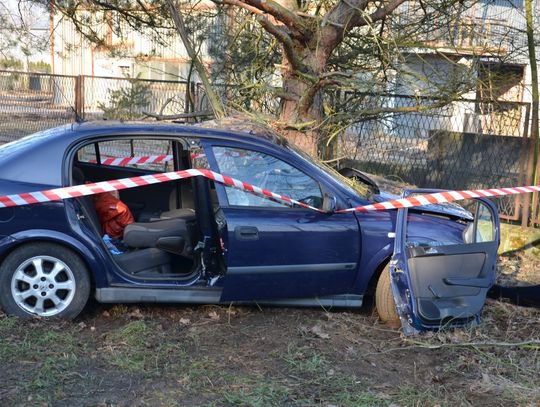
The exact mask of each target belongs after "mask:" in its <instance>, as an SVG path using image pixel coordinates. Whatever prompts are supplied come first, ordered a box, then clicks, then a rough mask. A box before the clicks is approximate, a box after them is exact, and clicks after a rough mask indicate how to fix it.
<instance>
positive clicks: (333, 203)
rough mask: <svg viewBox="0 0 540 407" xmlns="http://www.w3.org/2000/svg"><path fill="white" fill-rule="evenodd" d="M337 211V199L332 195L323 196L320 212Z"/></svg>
mask: <svg viewBox="0 0 540 407" xmlns="http://www.w3.org/2000/svg"><path fill="white" fill-rule="evenodd" d="M336 209H337V199H336V197H335V196H334V195H330V194H327V193H325V194H324V196H323V204H322V210H323V211H325V212H334V211H335V210H336Z"/></svg>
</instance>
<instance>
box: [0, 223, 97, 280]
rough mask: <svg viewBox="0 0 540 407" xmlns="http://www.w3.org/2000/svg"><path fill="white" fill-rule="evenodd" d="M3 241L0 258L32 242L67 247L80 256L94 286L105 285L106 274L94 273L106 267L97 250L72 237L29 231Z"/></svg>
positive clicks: (52, 232)
mask: <svg viewBox="0 0 540 407" xmlns="http://www.w3.org/2000/svg"><path fill="white" fill-rule="evenodd" d="M5 239H6V241H5V242H4V244H2V245H0V247H1V248H2V251H1V252H0V256H1V257H4V256H5V255H6V254H7V253H8V252H11V251H12V250H13V249H14V248H15V247H17V246H20V245H22V244H24V243H28V242H34V241H47V242H51V243H58V244H60V245H62V246H65V247H68V248H70V249H72V250H74V251H75V252H76V253H77V254H78V255H79V256H81V259H82V260H83V261H84V263H85V264H86V265H87V266H88V269H89V272H90V273H91V275H92V277H93V279H94V281H95V283H96V286H97V287H102V286H105V285H106V279H105V274H106V273H104V272H102V273H96V271H97V270H105V267H106V266H105V262H104V260H103V257H102V256H101V254H100V253H98V252H97V250H98V249H97V248H89V247H88V246H87V245H85V244H84V243H83V242H81V241H80V240H78V239H76V238H75V237H73V236H70V235H68V234H66V233H62V232H58V231H55V230H50V229H30V230H24V231H21V232H17V233H14V234H12V235H11V236H7V237H6V238H5Z"/></svg>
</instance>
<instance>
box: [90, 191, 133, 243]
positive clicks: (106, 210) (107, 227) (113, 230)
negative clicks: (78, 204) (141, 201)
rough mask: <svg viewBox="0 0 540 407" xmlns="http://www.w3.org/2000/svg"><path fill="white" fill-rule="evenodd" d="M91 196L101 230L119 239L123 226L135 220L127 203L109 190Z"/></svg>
mask: <svg viewBox="0 0 540 407" xmlns="http://www.w3.org/2000/svg"><path fill="white" fill-rule="evenodd" d="M92 198H93V200H94V206H95V207H96V212H97V214H98V217H99V221H100V222H101V226H102V229H103V232H104V233H106V234H108V235H109V236H110V237H111V238H113V239H121V238H122V236H123V234H124V228H125V227H126V226H127V225H129V224H130V223H133V222H134V221H135V219H133V215H132V214H131V211H130V210H129V208H128V207H127V205H126V204H125V203H123V202H122V201H121V200H120V199H118V197H117V196H115V194H113V193H111V192H104V193H102V194H97V195H93V197H92Z"/></svg>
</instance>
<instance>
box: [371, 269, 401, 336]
mask: <svg viewBox="0 0 540 407" xmlns="http://www.w3.org/2000/svg"><path fill="white" fill-rule="evenodd" d="M375 308H376V309H377V314H378V315H379V319H380V320H381V322H383V323H385V324H387V325H389V326H391V327H392V328H399V326H400V325H401V322H400V320H399V316H398V313H397V309H396V301H395V300H394V294H392V287H391V286H390V268H389V266H388V265H387V266H386V267H385V268H384V270H383V271H382V273H381V275H380V276H379V280H378V281H377V288H376V289H375Z"/></svg>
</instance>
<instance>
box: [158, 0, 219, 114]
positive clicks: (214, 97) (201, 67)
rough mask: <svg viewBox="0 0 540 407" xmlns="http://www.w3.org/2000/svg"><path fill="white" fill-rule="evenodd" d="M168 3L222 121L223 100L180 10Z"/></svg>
mask: <svg viewBox="0 0 540 407" xmlns="http://www.w3.org/2000/svg"><path fill="white" fill-rule="evenodd" d="M167 3H168V5H169V8H170V11H171V15H172V19H173V21H174V24H175V26H176V31H177V32H178V34H179V35H180V38H182V42H183V43H184V47H185V48H186V51H187V53H188V55H189V57H190V58H191V60H192V61H193V66H194V67H195V69H196V70H197V73H198V74H199V78H201V82H202V83H203V86H204V90H205V91H206V95H207V96H208V100H209V101H210V105H211V106H212V110H213V111H214V115H215V116H216V118H218V119H221V118H223V117H224V116H225V110H224V108H223V104H222V103H221V100H220V99H219V97H218V95H217V94H216V92H215V91H214V88H213V87H212V85H211V84H210V80H209V79H208V74H207V72H206V68H205V67H204V65H203V63H202V62H201V59H200V58H199V55H197V52H196V51H195V49H194V48H193V45H192V44H191V40H190V39H189V36H188V33H187V30H186V26H185V24H184V20H183V18H182V15H181V14H180V12H179V11H178V8H177V6H176V5H175V3H174V0H167Z"/></svg>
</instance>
